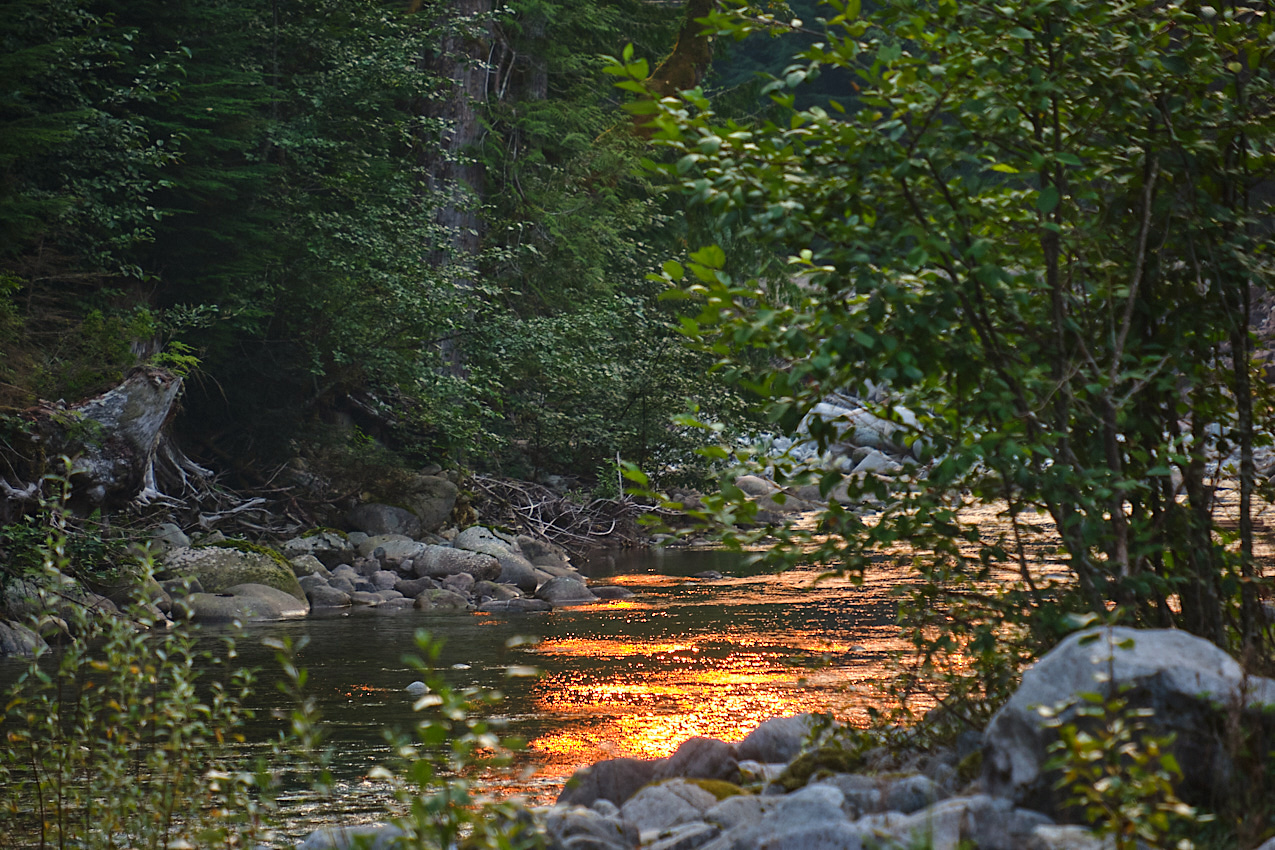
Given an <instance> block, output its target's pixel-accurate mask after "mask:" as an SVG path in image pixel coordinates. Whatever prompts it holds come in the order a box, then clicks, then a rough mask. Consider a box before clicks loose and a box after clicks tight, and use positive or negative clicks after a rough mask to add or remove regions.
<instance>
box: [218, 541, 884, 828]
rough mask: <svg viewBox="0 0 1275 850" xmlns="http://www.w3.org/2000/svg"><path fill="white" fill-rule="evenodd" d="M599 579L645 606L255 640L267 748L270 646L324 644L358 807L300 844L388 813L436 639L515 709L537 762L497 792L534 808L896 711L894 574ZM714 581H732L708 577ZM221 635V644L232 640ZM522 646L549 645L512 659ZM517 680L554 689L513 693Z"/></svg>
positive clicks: (702, 566) (631, 561)
mask: <svg viewBox="0 0 1275 850" xmlns="http://www.w3.org/2000/svg"><path fill="white" fill-rule="evenodd" d="M584 570H585V571H586V572H587V573H589V574H590V575H591V576H593V577H594V579H595V580H597V581H600V582H603V583H614V584H619V585H623V586H625V587H627V588H629V589H630V590H632V591H633V592H634V593H635V594H636V596H635V597H634V598H633V599H630V600H625V601H615V602H609V603H602V604H599V605H591V606H582V607H577V608H566V609H558V610H556V611H554V612H552V613H549V614H533V615H522V616H508V617H507V616H491V615H474V614H446V615H444V614H439V613H420V612H407V613H398V614H393V615H378V614H376V613H375V611H367V612H364V613H360V614H354V615H350V616H342V617H334V618H327V619H306V620H299V621H291V622H286V623H276V624H263V625H259V626H254V627H252V628H250V629H248V630H246V631H245V632H244V633H243V634H241V635H240V636H239V637H238V641H237V643H238V650H239V654H240V658H241V660H242V662H243V663H245V664H247V665H250V666H256V667H259V668H261V669H262V670H263V673H262V674H261V677H260V680H259V686H258V688H257V689H256V695H255V697H254V699H255V700H257V702H256V703H255V704H254V705H253V708H254V709H256V710H257V711H258V717H259V718H261V719H259V720H258V721H257V722H256V724H255V726H254V728H253V730H252V731H253V734H254V736H258V737H259V738H260V739H263V740H264V739H266V738H268V737H270V736H271V734H272V732H273V729H274V728H277V726H278V721H275V720H271V719H269V718H270V715H271V713H272V712H273V711H274V710H275V709H282V710H286V709H288V708H289V706H288V704H287V703H286V700H285V698H284V697H283V696H282V695H281V694H279V693H278V692H277V690H276V689H275V688H274V687H273V685H272V683H271V680H272V678H274V674H273V673H272V672H271V671H272V670H273V669H275V665H274V662H273V651H272V650H269V649H266V648H265V647H263V646H262V644H261V641H262V640H263V639H265V638H270V637H281V636H289V637H291V638H293V639H294V640H296V639H298V638H300V637H301V636H303V635H304V636H306V637H308V639H309V643H308V645H307V646H306V648H305V649H304V651H303V652H302V653H301V656H300V659H299V660H300V663H301V664H302V665H303V666H305V667H306V668H308V670H309V672H310V681H309V685H308V689H309V691H310V692H311V693H312V694H313V695H314V696H315V697H316V698H317V700H318V702H319V706H320V709H321V711H322V713H323V716H324V718H325V720H326V721H327V723H328V724H329V729H330V734H331V742H332V744H333V745H334V747H335V751H336V753H337V761H336V764H335V766H334V773H335V775H336V778H337V780H338V782H339V786H340V790H341V792H342V797H343V800H344V802H343V804H342V805H341V806H340V807H339V808H340V810H336V809H334V807H333V806H332V805H331V803H327V804H323V805H319V804H316V803H307V802H306V801H304V800H303V799H300V798H299V799H298V800H297V806H298V807H299V808H298V810H297V814H296V818H297V819H298V821H299V823H298V826H297V831H304V828H305V827H307V826H309V825H312V824H313V823H314V822H317V821H331V820H334V819H341V818H350V817H357V816H359V814H360V813H370V814H375V813H376V812H378V811H379V810H380V808H381V806H382V805H383V801H382V800H380V799H378V794H377V789H376V788H374V786H373V785H372V784H371V783H370V782H368V780H367V779H366V775H367V773H368V771H369V770H370V769H371V768H372V767H374V766H375V765H376V764H378V763H381V762H383V761H384V760H385V758H386V757H387V755H388V746H387V745H386V744H385V742H384V738H383V730H384V729H386V728H387V727H399V728H403V729H406V728H410V726H411V723H412V709H411V705H412V701H413V700H412V698H411V697H410V696H408V695H407V694H406V692H405V691H404V688H405V686H406V685H407V684H408V683H410V682H411V681H413V680H414V679H416V678H417V676H416V675H415V674H414V673H413V671H412V670H411V669H410V668H409V667H408V666H407V665H406V664H405V663H404V662H403V660H402V657H403V655H404V653H407V652H411V651H413V650H414V640H413V636H414V634H415V632H416V630H417V629H419V628H422V627H423V628H426V629H428V630H429V631H430V632H431V633H432V634H433V635H434V636H435V637H438V638H441V639H443V640H444V642H445V643H444V647H443V651H442V657H441V659H440V661H441V667H442V668H444V672H445V674H446V675H447V677H448V678H449V680H450V681H451V682H452V683H453V684H454V685H456V686H461V687H463V686H469V685H480V686H485V687H489V688H498V689H499V690H501V691H502V692H503V693H504V694H505V701H504V703H503V705H502V706H501V708H500V711H501V713H502V714H503V715H505V716H507V717H508V718H509V720H510V728H509V730H508V731H509V732H510V733H512V734H517V735H520V736H522V737H524V738H525V739H526V740H527V741H528V743H529V747H528V750H527V751H526V752H525V753H524V754H522V756H520V761H521V764H520V768H521V769H520V771H518V772H517V773H516V774H514V775H512V776H505V777H501V778H495V777H493V778H492V779H491V787H492V790H495V791H498V792H502V793H506V792H516V793H519V794H522V795H524V796H526V797H528V798H530V799H531V800H532V801H533V802H551V801H552V800H553V798H555V797H556V796H557V793H558V791H559V790H560V789H561V786H562V783H563V782H564V781H565V780H566V778H567V777H568V776H570V774H571V772H572V771H574V770H575V769H576V768H578V767H582V766H584V765H587V764H590V763H592V762H594V761H597V760H599V759H603V758H614V757H618V756H633V757H639V758H651V757H659V756H665V755H668V754H670V753H671V752H673V750H675V749H676V748H677V745H678V744H679V743H681V742H682V741H683V740H685V739H686V738H689V737H691V736H694V735H706V736H711V737H715V738H720V739H722V740H726V741H738V740H739V739H741V738H742V737H743V736H744V735H746V734H747V733H748V732H749V731H750V730H751V729H752V728H753V727H755V726H756V725H757V724H758V723H760V722H761V721H763V720H765V719H766V718H768V717H774V716H776V715H784V714H792V713H796V712H801V711H831V712H833V713H834V714H835V715H836V716H838V717H839V718H841V719H844V720H848V721H850V722H852V723H856V722H859V723H861V722H863V721H864V720H865V719H866V716H867V715H866V712H867V709H868V707H869V706H873V705H877V704H879V701H880V697H879V695H878V693H877V692H876V690H875V688H874V685H875V684H876V683H877V682H879V681H881V680H882V679H883V678H884V677H885V676H886V675H887V674H888V672H889V671H888V669H887V665H888V663H889V660H888V654H889V652H890V651H891V650H894V649H898V648H901V647H902V645H903V642H902V640H901V638H900V637H899V634H898V628H897V626H896V625H895V605H894V601H893V598H892V597H891V595H890V590H891V589H892V588H893V587H894V586H895V585H896V584H897V583H898V581H900V580H901V576H894V575H891V574H889V573H885V572H881V573H878V574H876V575H875V576H873V577H871V578H870V579H869V581H867V582H865V583H864V584H863V585H861V586H854V585H853V584H852V583H851V582H850V581H849V580H847V579H837V578H833V579H827V580H824V581H819V582H816V581H815V580H816V578H817V577H818V573H816V572H813V571H802V570H796V571H791V572H787V573H783V574H779V575H774V574H769V573H759V572H758V571H757V570H756V569H755V568H750V567H749V566H748V565H747V564H745V563H744V562H743V560H742V559H741V556H739V555H734V554H730V553H723V552H712V551H678V552H669V553H666V554H663V555H660V554H656V553H652V552H635V553H631V554H630V553H622V554H621V555H619V556H612V557H609V558H606V559H602V560H599V561H595V562H592V563H589V564H586V565H584ZM703 570H718V571H720V572H722V573H724V574H725V577H724V578H722V579H711V580H705V579H696V578H693V577H691V576H692V574H694V573H697V572H700V571H703ZM205 631H206V634H207V639H208V640H209V641H213V640H215V639H216V638H218V637H219V636H220V635H221V634H222V633H221V632H219V631H217V630H215V629H207V630H205ZM515 637H530V638H534V639H535V642H534V643H529V644H523V645H521V646H517V647H515V648H509V647H508V646H507V644H509V642H510V641H511V639H513V638H515ZM513 666H532V667H535V668H537V669H538V670H539V671H540V675H539V676H536V677H533V678H511V677H510V676H509V675H508V673H507V671H508V669H509V668H510V667H513ZM306 809H309V811H308V812H307V811H306Z"/></svg>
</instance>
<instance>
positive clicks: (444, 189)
mask: <svg viewBox="0 0 1275 850" xmlns="http://www.w3.org/2000/svg"><path fill="white" fill-rule="evenodd" d="M682 19H683V7H682V4H680V3H654V4H652V3H643V2H637V0H608V2H601V3H594V2H590V3H583V2H577V0H565V2H553V1H552V0H523V1H522V2H514V3H511V4H508V5H507V6H501V7H499V8H496V7H493V5H492V4H491V3H489V2H487V3H484V2H468V3H464V4H456V3H430V2H425V3H421V2H416V3H413V4H410V6H409V5H405V4H403V3H386V2H378V0H358V2H341V3H337V2H320V3H318V4H305V5H303V6H297V5H295V4H284V3H279V2H272V3H269V4H260V3H246V2H242V0H214V2H210V3H205V4H200V5H198V6H188V5H185V4H182V5H173V4H164V3H151V2H141V3H119V2H113V0H11V1H10V2H5V3H3V4H0V32H2V33H3V36H0V38H2V39H3V45H2V46H3V50H2V56H3V58H0V63H2V64H0V77H3V79H4V80H5V83H6V84H5V85H4V86H3V91H2V92H0V98H2V100H0V138H2V139H3V143H2V147H0V169H3V179H2V181H0V231H2V232H3V234H4V235H3V241H2V242H0V273H2V275H3V277H2V278H0V350H2V355H3V356H0V382H2V383H0V414H3V415H5V416H10V417H11V416H12V415H14V414H16V413H17V412H19V411H21V410H23V409H25V408H27V407H29V406H30V405H32V404H35V403H36V402H37V401H38V400H40V399H47V400H53V399H66V400H68V401H71V402H73V401H75V400H77V399H80V398H84V397H86V396H89V395H92V394H94V393H96V392H100V391H102V390H103V389H106V388H107V387H109V386H111V385H112V384H113V383H115V382H117V381H118V380H119V379H120V377H121V375H122V374H123V372H124V371H126V370H127V369H129V368H130V367H132V366H134V365H136V364H139V363H153V364H158V365H164V366H168V367H172V368H176V369H177V370H179V371H182V372H183V373H188V380H187V386H186V390H185V395H184V401H183V410H182V413H181V415H180V416H179V417H178V419H177V422H176V428H177V429H178V431H179V432H180V433H181V436H182V439H183V442H184V444H185V446H186V448H187V450H188V451H190V452H191V453H192V454H193V455H195V456H196V457H200V458H202V459H205V460H207V461H210V462H213V463H214V464H215V465H218V466H219V467H221V468H226V469H231V468H234V469H237V470H238V472H239V474H240V475H241V477H242V478H243V479H244V481H245V483H253V476H254V474H255V473H254V469H257V468H259V467H260V465H261V464H262V463H263V462H270V461H275V460H278V459H282V458H286V457H288V456H291V455H295V454H297V453H298V452H299V451H300V452H305V451H310V450H312V449H314V447H315V446H316V445H318V444H321V443H324V442H325V441H326V442H331V441H333V440H335V441H337V442H338V443H344V444H347V445H349V446H354V447H357V446H358V445H365V444H367V442H368V441H369V440H375V441H377V442H378V443H380V444H383V445H386V446H389V447H391V448H393V449H394V450H396V451H397V452H399V453H401V455H402V456H403V457H404V458H406V459H409V460H412V461H414V462H440V463H442V464H444V465H449V464H455V463H460V464H463V465H469V466H473V467H477V468H487V469H493V470H498V471H503V472H507V473H510V474H513V475H522V476H532V475H536V474H542V473H546V472H568V473H575V474H579V475H583V476H585V477H586V478H588V477H589V476H591V475H592V474H593V473H595V472H596V471H597V470H598V469H599V468H600V467H601V466H603V465H605V463H606V462H607V459H610V460H611V462H614V459H615V457H616V455H617V453H619V454H620V455H622V456H624V457H626V458H630V459H633V460H636V461H638V462H641V463H642V464H644V465H646V466H648V467H651V468H655V469H669V470H673V469H683V470H685V463H686V458H687V457H688V456H689V448H690V446H691V445H693V440H692V438H691V437H690V436H689V435H680V434H678V433H677V432H675V431H674V430H672V429H671V428H670V425H669V417H670V415H672V414H674V413H677V412H679V411H681V410H683V409H684V407H685V405H686V404H687V400H688V399H689V398H691V397H694V398H695V399H696V402H697V403H698V404H700V405H703V406H704V407H705V408H707V409H711V410H713V411H714V412H715V413H716V414H718V415H721V416H723V417H725V418H727V419H732V420H735V421H738V418H739V415H740V412H741V405H740V398H739V396H738V394H737V393H735V392H734V391H732V390H730V389H728V388H727V387H726V386H725V385H723V384H722V383H721V382H716V381H714V380H712V379H711V378H708V377H706V376H707V373H708V367H709V365H710V361H709V360H707V359H706V356H705V355H703V354H701V353H697V352H696V351H694V350H693V349H692V348H690V347H689V346H688V345H687V344H686V343H685V341H684V338H683V337H682V336H681V335H680V334H678V333H676V332H675V331H674V330H673V328H674V327H675V322H674V321H673V320H674V318H675V313H674V311H673V310H672V308H671V307H670V306H669V305H667V304H663V303H661V302H660V301H659V300H658V296H659V293H660V291H661V289H662V287H661V285H660V284H658V283H652V282H650V281H648V280H647V279H646V276H647V274H648V273H650V272H651V271H652V270H653V269H655V268H657V267H658V264H659V262H660V261H661V260H662V259H663V258H664V257H665V256H667V255H668V254H669V253H670V252H676V251H678V250H680V247H681V245H682V244H683V243H684V240H685V238H686V234H687V233H688V229H689V228H693V227H695V223H694V222H693V221H688V220H687V218H686V217H685V215H684V214H683V213H682V211H681V202H680V200H678V199H676V198H669V197H666V196H663V195H662V194H661V193H660V192H659V191H658V190H657V189H656V187H655V185H654V183H653V182H652V180H651V178H650V177H649V176H644V175H643V173H642V172H641V170H640V169H638V168H637V160H638V158H639V156H640V155H641V153H642V146H643V143H642V140H641V139H639V138H637V137H636V136H635V135H634V134H633V133H632V132H631V125H630V123H629V121H628V119H627V117H626V116H625V115H624V113H623V112H621V111H620V110H619V103H620V100H621V93H619V92H616V91H615V90H614V89H613V87H612V86H611V85H610V84H609V81H607V80H606V79H605V78H604V77H603V76H602V75H601V68H602V65H603V58H602V57H603V56H605V55H607V54H618V53H619V51H620V50H621V48H622V47H623V45H625V44H627V43H633V44H635V45H636V46H637V49H638V50H639V52H640V53H641V54H642V55H645V56H648V57H650V59H651V60H652V61H653V62H655V61H658V59H659V58H660V57H661V56H663V55H665V54H667V53H668V52H669V51H670V49H671V48H672V46H673V44H674V42H675V39H676V34H677V32H678V28H679V27H680V26H681V24H682ZM765 41H766V40H763V44H764V42H765ZM763 58H764V57H763ZM757 64H758V63H757V62H753V65H757ZM724 67H725V68H726V69H727V70H726V72H725V77H724V78H722V79H723V85H729V86H731V87H735V88H737V89H739V91H740V97H739V100H740V102H741V104H745V106H743V107H742V108H746V109H747V108H751V109H756V108H757V107H756V103H757V99H756V97H755V95H756V92H757V86H756V85H750V84H749V80H750V79H751V78H752V77H753V76H754V74H753V70H754V68H753V67H752V65H749V63H748V62H742V63H741V62H736V63H734V65H733V66H732V65H730V64H727V65H724ZM732 67H734V70H733V71H732V70H730V69H731V68H732Z"/></svg>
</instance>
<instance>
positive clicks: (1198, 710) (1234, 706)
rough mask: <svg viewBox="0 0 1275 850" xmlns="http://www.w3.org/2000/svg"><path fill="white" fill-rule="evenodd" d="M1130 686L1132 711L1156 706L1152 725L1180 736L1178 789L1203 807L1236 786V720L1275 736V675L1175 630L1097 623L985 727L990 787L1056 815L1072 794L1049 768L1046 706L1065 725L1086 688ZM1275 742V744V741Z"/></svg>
mask: <svg viewBox="0 0 1275 850" xmlns="http://www.w3.org/2000/svg"><path fill="white" fill-rule="evenodd" d="M1113 692H1123V695H1124V697H1125V698H1126V699H1127V700H1128V701H1129V705H1130V707H1131V708H1138V709H1142V708H1145V709H1150V710H1151V711H1152V712H1153V714H1152V716H1150V717H1148V718H1145V721H1146V726H1147V727H1148V731H1149V732H1151V733H1154V734H1156V735H1166V734H1170V733H1172V734H1174V735H1176V740H1175V742H1174V744H1173V749H1174V753H1175V756H1176V758H1177V761H1178V764H1179V765H1180V766H1181V767H1182V771H1183V779H1182V783H1181V785H1180V786H1179V787H1178V789H1177V792H1178V796H1180V797H1181V798H1182V799H1183V800H1185V801H1186V802H1188V803H1191V804H1193V805H1200V806H1204V807H1209V808H1211V807H1213V805H1214V804H1215V803H1216V802H1217V801H1219V800H1220V799H1222V798H1224V797H1226V796H1227V795H1230V794H1231V793H1233V791H1234V790H1235V784H1236V781H1237V778H1236V777H1235V776H1234V775H1232V765H1231V760H1230V758H1229V757H1228V755H1227V748H1226V746H1225V742H1224V740H1223V736H1224V734H1225V732H1224V730H1225V729H1226V728H1227V724H1228V721H1237V722H1238V725H1239V727H1240V728H1245V729H1247V730H1250V731H1253V732H1258V731H1259V730H1262V729H1264V730H1265V732H1266V734H1267V735H1270V734H1272V733H1275V715H1273V714H1272V711H1275V681H1273V680H1271V679H1264V678H1261V677H1257V676H1246V675H1245V674H1244V671H1243V670H1241V669H1240V666H1239V664H1237V663H1236V662H1235V660H1234V659H1232V658H1231V657H1230V656H1229V655H1227V654H1226V653H1225V652H1223V651H1222V650H1221V649H1219V648H1218V647H1216V646H1214V645H1213V644H1211V643H1209V642H1208V641H1206V640H1203V639H1202V638H1198V637H1195V636H1194V635H1190V634H1187V633H1186V632H1181V631H1174V630H1145V631H1144V630H1137V629H1130V628H1125V627H1114V628H1104V629H1094V630H1089V631H1085V632H1081V633H1078V634H1074V635H1072V636H1071V637H1069V638H1067V639H1066V640H1065V641H1063V642H1062V643H1061V644H1059V645H1058V646H1057V647H1055V648H1054V649H1053V650H1052V651H1050V652H1049V653H1047V654H1046V655H1045V656H1044V657H1043V658H1041V659H1040V660H1039V661H1038V662H1036V664H1034V665H1033V666H1032V667H1031V668H1029V669H1028V670H1027V672H1026V673H1024V674H1023V682H1022V685H1021V686H1020V687H1019V689H1018V691H1017V692H1016V693H1015V694H1014V696H1013V697H1011V698H1010V700H1009V702H1008V703H1006V704H1005V706H1004V707H1003V708H1001V710H1000V711H999V712H997V714H996V716H995V717H993V718H992V722H991V723H990V724H989V725H988V727H987V730H986V732H985V733H984V739H983V740H984V747H983V749H984V755H983V780H984V783H985V787H986V789H987V790H988V792H989V793H991V794H994V795H996V796H1000V797H1008V798H1010V799H1012V800H1014V801H1015V802H1017V803H1019V804H1021V805H1026V806H1028V807H1030V808H1033V809H1038V810H1040V811H1042V812H1045V813H1047V814H1050V815H1054V814H1057V813H1059V812H1060V811H1061V809H1062V806H1063V799H1064V798H1065V797H1066V793H1067V792H1066V791H1065V790H1063V791H1059V790H1056V789H1055V787H1054V786H1055V783H1056V777H1055V776H1054V775H1053V774H1052V773H1050V772H1047V771H1046V769H1045V766H1044V765H1045V762H1046V761H1047V760H1048V759H1049V747H1050V744H1052V743H1053V742H1054V741H1056V740H1057V733H1056V731H1055V729H1054V728H1053V727H1052V726H1051V725H1050V724H1049V723H1048V722H1047V721H1046V718H1045V717H1043V716H1042V715H1041V713H1040V712H1039V711H1038V709H1039V708H1040V707H1042V706H1043V707H1045V708H1047V709H1051V710H1054V711H1056V713H1057V718H1058V720H1059V721H1061V722H1062V723H1078V724H1083V723H1085V722H1087V721H1086V720H1085V719H1084V718H1081V717H1078V714H1077V708H1078V707H1079V706H1080V705H1081V703H1082V699H1083V698H1082V695H1083V694H1095V693H1096V694H1104V695H1105V694H1108V693H1113ZM1268 740H1270V739H1269V738H1268Z"/></svg>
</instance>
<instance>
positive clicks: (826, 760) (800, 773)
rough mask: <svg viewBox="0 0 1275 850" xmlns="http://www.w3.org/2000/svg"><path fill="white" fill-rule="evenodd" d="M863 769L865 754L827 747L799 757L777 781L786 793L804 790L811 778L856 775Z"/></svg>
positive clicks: (842, 748)
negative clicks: (845, 774) (855, 773)
mask: <svg viewBox="0 0 1275 850" xmlns="http://www.w3.org/2000/svg"><path fill="white" fill-rule="evenodd" d="M861 767H863V754H862V753H860V752H858V751H856V750H849V749H845V748H844V747H838V746H835V745H833V746H825V747H820V748H819V749H817V750H812V751H810V752H808V753H802V754H801V755H799V756H797V758H795V759H794V760H793V761H792V763H791V764H789V765H788V766H787V767H786V768H784V772H783V773H781V774H780V775H779V778H778V779H776V780H775V784H776V785H779V786H780V787H781V788H783V789H784V790H785V791H789V792H791V791H796V790H797V789H798V788H804V787H805V786H806V783H808V782H809V781H810V777H812V776H814V777H816V778H818V777H823V776H832V775H833V774H836V773H854V772H855V771H856V770H859V769H860V768H861Z"/></svg>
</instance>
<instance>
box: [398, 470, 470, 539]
mask: <svg viewBox="0 0 1275 850" xmlns="http://www.w3.org/2000/svg"><path fill="white" fill-rule="evenodd" d="M459 496H460V488H459V487H457V486H456V485H455V484H453V483H452V482H451V481H448V480H447V479H446V478H441V477H439V476H437V475H418V476H416V477H415V478H414V479H412V483H411V488H410V491H409V492H408V494H407V495H406V496H405V497H404V499H403V506H404V507H406V508H407V509H408V510H410V511H411V512H412V513H414V514H416V517H417V518H418V519H419V520H420V523H421V531H425V532H432V531H438V530H439V529H440V528H442V527H443V526H444V525H446V524H447V520H448V518H449V517H450V516H451V514H452V509H453V508H455V507H456V499H457V498H458V497H459Z"/></svg>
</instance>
